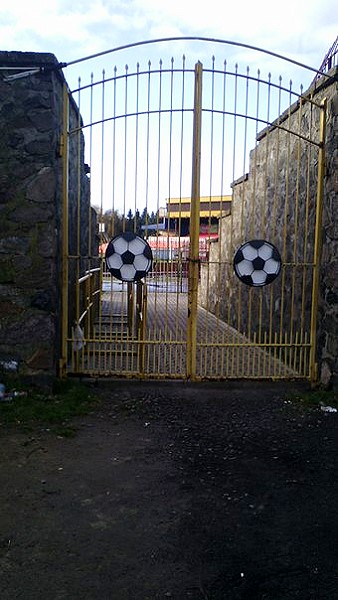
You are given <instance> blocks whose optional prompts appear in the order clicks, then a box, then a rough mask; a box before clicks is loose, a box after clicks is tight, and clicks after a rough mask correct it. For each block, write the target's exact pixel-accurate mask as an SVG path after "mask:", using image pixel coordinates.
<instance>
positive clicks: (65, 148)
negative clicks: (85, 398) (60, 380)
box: [59, 83, 69, 377]
mask: <svg viewBox="0 0 338 600" xmlns="http://www.w3.org/2000/svg"><path fill="white" fill-rule="evenodd" d="M68 130H69V97H68V87H67V84H66V83H65V84H64V86H63V132H62V224H61V229H62V265H61V271H62V276H61V285H62V290H61V296H62V299H61V357H60V361H59V376H60V377H66V368H67V350H68V343H67V338H68V185H69V178H68V158H69V141H68Z"/></svg>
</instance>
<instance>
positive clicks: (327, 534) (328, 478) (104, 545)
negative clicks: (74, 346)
mask: <svg viewBox="0 0 338 600" xmlns="http://www.w3.org/2000/svg"><path fill="white" fill-rule="evenodd" d="M297 389H298V390H302V389H305V388H303V387H302V386H301V385H298V386H295V385H293V384H284V385H281V384H271V383H252V382H250V383H246V384H243V383H227V384H200V385H192V384H186V383H181V382H175V383H173V382H170V383H163V384H162V383H159V382H156V383H155V382H153V383H140V382H112V381H110V382H104V383H100V384H99V386H98V387H97V388H95V393H97V394H98V395H100V396H101V397H102V399H103V400H102V404H101V406H100V408H98V409H97V410H96V411H95V413H93V414H91V415H88V416H86V417H81V418H78V419H76V420H75V421H74V422H75V424H76V427H77V433H76V436H75V437H73V438H62V437H57V436H55V434H52V433H51V432H48V431H46V430H41V429H36V430H34V431H33V432H30V433H29V434H23V433H19V432H18V431H14V430H11V431H7V432H6V431H4V430H1V429H0V440H1V446H2V452H1V458H0V507H1V509H0V510H1V514H0V598H1V600H14V599H15V600H16V599H23V600H31V599H32V600H47V599H48V600H96V599H97V600H155V599H156V600H157V599H159V600H160V599H161V600H162V599H163V600H167V599H168V598H171V599H173V600H185V599H188V598H190V599H192V600H206V599H207V600H335V599H338V554H337V545H338V535H337V534H338V511H337V506H338V504H337V497H338V495H337V491H338V490H337V487H338V478H337V468H338V436H337V423H338V414H336V413H326V412H323V411H322V410H321V409H320V407H317V408H310V407H308V406H306V405H305V404H304V403H301V402H300V401H299V400H297V399H295V398H294V396H293V394H294V393H295V392H296V391H297ZM290 396H291V397H292V399H291V400H290Z"/></svg>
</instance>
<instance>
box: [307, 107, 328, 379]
mask: <svg viewBox="0 0 338 600" xmlns="http://www.w3.org/2000/svg"><path fill="white" fill-rule="evenodd" d="M326 106H327V100H326V98H324V99H323V100H322V102H321V113H320V130H319V142H320V147H319V151H318V174H317V177H318V179H317V197H316V224H315V243H314V249H313V279H312V303H311V326H310V357H309V375H310V381H311V382H312V383H315V382H316V381H317V380H318V364H317V362H316V350H317V317H318V296H319V276H320V264H319V262H320V257H321V250H322V220H323V198H324V170H325V146H324V144H325V129H326Z"/></svg>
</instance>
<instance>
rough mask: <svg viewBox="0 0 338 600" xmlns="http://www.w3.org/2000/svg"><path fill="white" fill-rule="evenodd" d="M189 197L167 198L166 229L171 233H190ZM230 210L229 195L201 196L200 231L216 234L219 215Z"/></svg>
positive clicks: (222, 215)
mask: <svg viewBox="0 0 338 600" xmlns="http://www.w3.org/2000/svg"><path fill="white" fill-rule="evenodd" d="M190 202H191V199H190V197H183V198H167V200H166V204H167V211H166V217H165V220H166V229H167V230H169V231H170V233H171V234H173V235H180V236H187V235H189V233H190V215H191V210H190ZM230 211H231V196H201V198H200V233H201V234H211V233H213V234H218V223H219V219H220V218H221V217H225V216H226V215H229V214H230Z"/></svg>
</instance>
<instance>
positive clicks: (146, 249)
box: [106, 231, 153, 281]
mask: <svg viewBox="0 0 338 600" xmlns="http://www.w3.org/2000/svg"><path fill="white" fill-rule="evenodd" d="M152 260H153V255H152V251H151V248H150V246H149V244H148V242H146V240H144V239H143V238H141V237H140V236H138V235H136V234H135V233H132V232H131V231H126V232H125V233H121V234H120V235H117V236H116V237H114V238H113V239H112V240H110V242H109V244H108V246H107V249H106V264H107V267H108V269H109V271H110V273H111V274H112V275H113V276H114V277H116V278H117V279H120V281H139V280H140V279H143V277H145V276H146V275H147V273H148V271H150V269H151V265H152Z"/></svg>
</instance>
